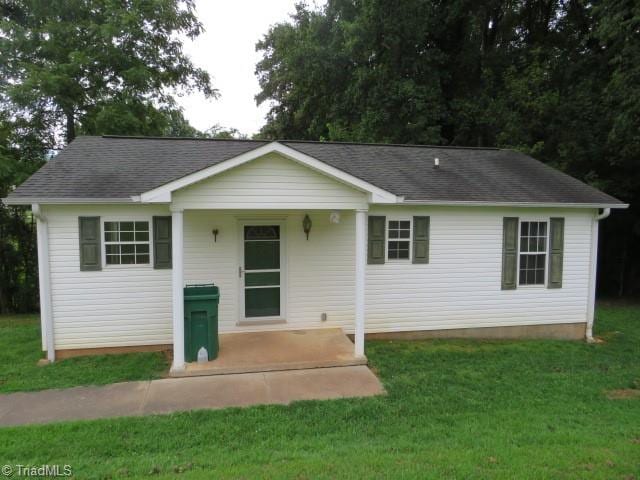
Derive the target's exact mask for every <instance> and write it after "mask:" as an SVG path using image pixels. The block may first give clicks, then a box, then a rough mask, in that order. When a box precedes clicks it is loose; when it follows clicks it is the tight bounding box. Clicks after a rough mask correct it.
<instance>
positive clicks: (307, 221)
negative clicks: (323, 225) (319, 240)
mask: <svg viewBox="0 0 640 480" xmlns="http://www.w3.org/2000/svg"><path fill="white" fill-rule="evenodd" d="M311 225H313V223H312V222H311V218H309V215H305V216H304V219H303V220H302V230H304V233H305V234H306V235H307V240H309V232H310V231H311Z"/></svg>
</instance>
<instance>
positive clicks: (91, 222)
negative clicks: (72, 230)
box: [78, 217, 102, 271]
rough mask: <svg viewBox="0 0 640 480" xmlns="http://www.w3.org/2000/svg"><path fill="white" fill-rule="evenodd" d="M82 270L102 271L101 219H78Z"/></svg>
mask: <svg viewBox="0 0 640 480" xmlns="http://www.w3.org/2000/svg"><path fill="white" fill-rule="evenodd" d="M78 232H79V237H80V238H79V240H80V270H81V271H93V270H101V269H102V256H101V253H100V217H78Z"/></svg>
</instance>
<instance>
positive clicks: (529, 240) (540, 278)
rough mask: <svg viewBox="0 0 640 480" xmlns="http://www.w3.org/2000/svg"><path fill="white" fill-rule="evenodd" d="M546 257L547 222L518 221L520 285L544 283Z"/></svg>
mask: <svg viewBox="0 0 640 480" xmlns="http://www.w3.org/2000/svg"><path fill="white" fill-rule="evenodd" d="M546 258H547V222H521V223H520V255H519V261H520V268H519V272H518V281H519V283H520V285H544V283H545V268H546V263H547V262H546Z"/></svg>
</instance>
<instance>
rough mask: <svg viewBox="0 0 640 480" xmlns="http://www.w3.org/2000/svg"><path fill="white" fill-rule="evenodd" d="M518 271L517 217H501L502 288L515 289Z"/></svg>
mask: <svg viewBox="0 0 640 480" xmlns="http://www.w3.org/2000/svg"><path fill="white" fill-rule="evenodd" d="M517 272H518V217H504V218H503V219H502V290H515V289H516V286H517Z"/></svg>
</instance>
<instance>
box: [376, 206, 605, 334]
mask: <svg viewBox="0 0 640 480" xmlns="http://www.w3.org/2000/svg"><path fill="white" fill-rule="evenodd" d="M369 214H370V215H385V216H387V218H393V217H394V216H395V217H397V216H399V215H404V216H407V217H408V216H409V215H429V216H430V217H431V221H430V226H431V228H430V263H429V264H423V265H420V264H408V263H398V262H388V263H386V264H384V265H367V279H366V312H367V323H366V330H367V332H393V331H411V330H438V329H453V328H474V327H496V326H510V325H536V324H546V323H578V322H580V323H582V322H586V315H587V301H588V285H589V259H590V249H591V221H592V219H593V214H594V211H593V210H581V209H532V208H526V209H524V208H523V209H517V208H480V207H475V208H474V207H412V208H409V207H372V208H371V209H370V211H369ZM503 217H520V218H523V219H524V218H527V217H530V218H547V219H548V218H549V217H564V218H565V239H564V240H565V245H564V272H563V284H562V288H561V289H546V288H518V289H516V290H501V281H500V279H501V266H502V220H503Z"/></svg>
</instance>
